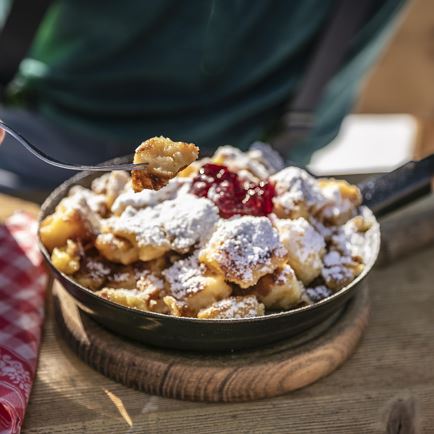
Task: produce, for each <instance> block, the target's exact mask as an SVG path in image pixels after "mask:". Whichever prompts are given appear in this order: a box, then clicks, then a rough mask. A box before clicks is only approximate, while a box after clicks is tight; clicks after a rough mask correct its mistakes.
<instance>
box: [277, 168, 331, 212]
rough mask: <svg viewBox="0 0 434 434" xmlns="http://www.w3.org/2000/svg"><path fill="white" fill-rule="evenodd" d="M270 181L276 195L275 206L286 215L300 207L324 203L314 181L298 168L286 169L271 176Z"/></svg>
mask: <svg viewBox="0 0 434 434" xmlns="http://www.w3.org/2000/svg"><path fill="white" fill-rule="evenodd" d="M271 180H272V181H273V182H274V183H275V188H276V193H277V196H276V197H275V198H274V203H275V205H278V206H280V207H282V209H283V210H285V211H287V212H288V213H291V212H293V211H294V210H297V208H298V207H299V206H300V205H302V206H306V207H307V208H310V207H313V206H318V205H319V204H321V203H322V202H323V201H324V199H323V196H322V194H321V191H320V189H319V186H318V183H317V181H316V179H315V178H314V177H312V176H310V175H309V174H308V173H307V172H306V171H305V170H303V169H300V168H299V167H294V166H290V167H287V168H285V169H283V170H281V171H280V172H278V173H276V174H275V175H273V176H272V177H271Z"/></svg>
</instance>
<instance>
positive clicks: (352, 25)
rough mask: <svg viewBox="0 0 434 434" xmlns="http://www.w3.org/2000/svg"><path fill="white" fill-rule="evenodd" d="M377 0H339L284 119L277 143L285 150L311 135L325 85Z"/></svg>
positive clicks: (275, 140) (272, 141)
mask: <svg viewBox="0 0 434 434" xmlns="http://www.w3.org/2000/svg"><path fill="white" fill-rule="evenodd" d="M375 2H376V0H357V1H351V0H337V1H336V7H335V8H334V9H333V11H332V17H331V19H330V21H329V24H328V25H326V27H325V31H324V33H323V35H322V37H321V39H320V40H319V42H318V45H317V46H316V48H315V51H314V53H313V56H312V58H311V60H310V63H309V66H308V68H307V72H306V74H305V76H304V79H303V81H302V83H301V85H300V88H299V90H298V92H297V94H296V96H295V98H294V99H293V100H292V102H291V104H290V106H289V110H288V111H287V112H286V113H285V114H284V115H283V117H282V119H281V125H280V127H281V129H280V131H279V132H278V133H277V134H276V135H275V136H274V137H273V139H272V140H271V143H272V144H273V146H274V147H275V148H276V149H278V150H279V151H281V152H282V153H283V154H285V150H288V149H289V147H291V146H293V145H294V144H295V143H297V142H299V141H300V140H302V139H303V138H304V137H306V136H307V134H308V133H309V131H310V130H311V129H312V127H313V123H314V116H313V115H314V110H315V108H316V106H317V105H318V103H319V101H320V99H321V97H322V95H323V91H324V88H325V86H326V85H327V83H328V82H329V81H330V79H331V78H332V77H333V75H334V74H335V73H336V71H337V70H338V69H339V67H340V66H341V65H342V63H343V61H344V59H345V55H346V54H347V51H348V48H349V46H350V43H351V39H352V37H353V36H354V35H355V34H356V33H357V32H358V30H359V29H360V28H361V27H362V26H363V24H364V23H365V22H366V21H367V19H368V18H369V17H370V16H371V12H372V9H373V6H374V4H375Z"/></svg>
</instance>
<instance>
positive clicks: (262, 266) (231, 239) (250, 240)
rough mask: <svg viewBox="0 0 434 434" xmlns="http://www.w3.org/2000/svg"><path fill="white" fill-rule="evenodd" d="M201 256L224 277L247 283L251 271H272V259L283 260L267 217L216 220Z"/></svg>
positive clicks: (280, 249)
mask: <svg viewBox="0 0 434 434" xmlns="http://www.w3.org/2000/svg"><path fill="white" fill-rule="evenodd" d="M204 254H206V256H207V257H208V259H207V260H208V261H216V262H217V263H218V264H219V265H220V267H221V268H222V269H223V271H225V273H226V274H227V276H234V277H235V278H237V279H239V280H241V281H247V282H249V281H251V280H252V279H253V278H254V276H253V273H254V272H257V271H260V273H261V275H264V274H266V273H268V272H272V271H273V270H274V268H275V266H274V265H273V263H272V258H273V257H284V256H285V254H286V251H285V249H284V248H283V246H282V244H281V243H280V240H279V235H278V233H277V231H276V230H275V229H274V228H273V226H272V225H271V223H270V220H269V219H268V218H266V217H251V216H243V217H234V218H232V219H229V220H221V221H219V223H218V225H217V228H216V230H215V232H214V233H213V235H212V237H211V239H210V241H209V243H208V244H207V247H206V248H205V252H204Z"/></svg>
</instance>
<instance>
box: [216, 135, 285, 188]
mask: <svg viewBox="0 0 434 434" xmlns="http://www.w3.org/2000/svg"><path fill="white" fill-rule="evenodd" d="M214 158H215V159H216V161H217V162H218V164H224V165H225V166H226V167H228V169H229V170H232V171H234V172H238V173H239V175H240V176H241V177H242V178H247V179H249V178H250V176H249V175H248V173H250V174H252V175H254V176H255V177H256V178H257V179H260V180H265V179H267V178H268V177H269V176H270V175H272V174H273V173H275V172H276V171H277V170H280V169H281V168H282V167H283V160H282V159H281V157H280V156H279V154H278V153H277V152H276V151H274V150H273V149H272V148H271V147H270V146H269V145H267V144H265V143H262V142H255V143H253V144H252V146H251V148H250V150H249V151H248V152H242V151H240V150H239V149H238V148H234V147H233V146H229V145H226V146H221V147H219V148H218V149H217V151H216V153H215V154H214ZM246 172H247V173H246ZM243 174H244V176H243Z"/></svg>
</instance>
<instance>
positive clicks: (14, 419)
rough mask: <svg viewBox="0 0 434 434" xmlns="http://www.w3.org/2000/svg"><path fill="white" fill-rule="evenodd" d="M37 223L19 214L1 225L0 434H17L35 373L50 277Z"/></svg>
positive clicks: (24, 214) (29, 217) (30, 217)
mask: <svg viewBox="0 0 434 434" xmlns="http://www.w3.org/2000/svg"><path fill="white" fill-rule="evenodd" d="M36 234H37V222H36V220H35V219H34V218H33V217H32V216H30V215H29V214H27V213H24V212H19V213H16V214H14V215H12V216H11V217H9V218H8V219H7V221H6V222H5V224H4V225H0V433H2V434H3V433H19V432H20V431H21V426H22V423H23V420H24V413H25V411H26V407H27V403H28V400H29V395H30V390H31V388H32V384H33V378H34V376H35V372H36V365H37V360H38V351H39V343H40V340H41V330H42V323H43V320H44V293H45V288H46V286H47V280H48V275H47V272H46V270H45V268H44V266H43V264H42V255H41V254H40V252H39V250H38V246H37V238H36Z"/></svg>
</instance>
